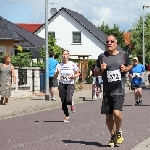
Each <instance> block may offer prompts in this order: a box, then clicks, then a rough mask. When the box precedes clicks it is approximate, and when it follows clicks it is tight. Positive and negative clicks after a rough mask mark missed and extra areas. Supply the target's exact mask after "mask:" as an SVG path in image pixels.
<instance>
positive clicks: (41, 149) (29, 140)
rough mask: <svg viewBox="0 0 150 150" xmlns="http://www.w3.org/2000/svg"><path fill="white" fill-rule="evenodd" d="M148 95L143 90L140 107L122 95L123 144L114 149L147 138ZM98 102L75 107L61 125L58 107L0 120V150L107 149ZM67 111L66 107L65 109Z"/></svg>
mask: <svg viewBox="0 0 150 150" xmlns="http://www.w3.org/2000/svg"><path fill="white" fill-rule="evenodd" d="M149 97H150V95H149V91H148V90H144V91H143V102H144V106H134V98H133V93H129V94H126V100H125V103H124V108H123V124H122V131H123V136H124V139H125V140H124V143H123V144H122V145H120V146H119V147H117V148H116V147H115V148H111V149H112V150H113V149H117V150H122V149H123V150H131V149H132V148H134V147H135V146H136V145H138V144H139V143H141V142H142V141H143V140H144V139H146V138H148V137H149V136H150V117H149V113H150V98H149ZM100 107H101V100H98V101H90V100H88V101H85V102H82V103H78V104H76V112H75V113H74V114H72V113H70V122H69V123H64V122H63V119H64V115H63V112H62V110H61V108H54V109H50V110H46V111H40V112H36V113H31V114H25V115H22V116H16V117H13V118H7V119H2V120H0V131H1V132H0V150H64V149H65V150H101V149H102V150H107V149H110V148H109V147H107V143H108V141H109V140H110V134H109V132H108V130H107V127H106V125H105V116H104V115H101V114H100ZM69 109H70V108H69Z"/></svg>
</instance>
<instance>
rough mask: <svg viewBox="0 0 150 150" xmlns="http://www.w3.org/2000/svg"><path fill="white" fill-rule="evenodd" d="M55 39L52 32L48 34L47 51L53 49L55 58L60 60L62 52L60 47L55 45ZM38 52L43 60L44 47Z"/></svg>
mask: <svg viewBox="0 0 150 150" xmlns="http://www.w3.org/2000/svg"><path fill="white" fill-rule="evenodd" d="M56 42H57V40H56V39H55V38H54V36H53V34H50V35H48V51H49V52H50V51H53V52H54V54H55V58H56V59H57V60H58V61H60V56H61V53H62V48H61V47H59V46H58V45H56ZM40 54H41V56H42V57H43V59H44V60H45V48H41V49H40Z"/></svg>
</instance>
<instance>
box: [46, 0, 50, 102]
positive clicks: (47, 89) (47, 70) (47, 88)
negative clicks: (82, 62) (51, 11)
mask: <svg viewBox="0 0 150 150" xmlns="http://www.w3.org/2000/svg"><path fill="white" fill-rule="evenodd" d="M48 68H49V64H48V0H45V101H49V69H48Z"/></svg>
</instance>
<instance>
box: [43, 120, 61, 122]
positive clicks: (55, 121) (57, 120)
mask: <svg viewBox="0 0 150 150" xmlns="http://www.w3.org/2000/svg"><path fill="white" fill-rule="evenodd" d="M43 122H64V121H59V120H52V121H51V120H48V121H43Z"/></svg>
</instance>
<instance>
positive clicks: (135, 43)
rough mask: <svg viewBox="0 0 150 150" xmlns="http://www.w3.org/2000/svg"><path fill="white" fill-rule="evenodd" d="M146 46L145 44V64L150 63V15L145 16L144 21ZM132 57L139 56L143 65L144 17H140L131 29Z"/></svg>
mask: <svg viewBox="0 0 150 150" xmlns="http://www.w3.org/2000/svg"><path fill="white" fill-rule="evenodd" d="M144 31H145V32H144V35H145V36H144V41H145V42H144V44H145V48H144V49H145V63H146V64H149V63H150V13H148V14H146V15H145V20H144ZM130 32H131V37H130V40H131V44H132V55H133V56H137V57H138V58H139V61H140V62H141V63H143V59H142V58H143V17H140V18H139V19H138V20H136V22H135V23H134V25H133V28H132V29H131V31H130Z"/></svg>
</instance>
